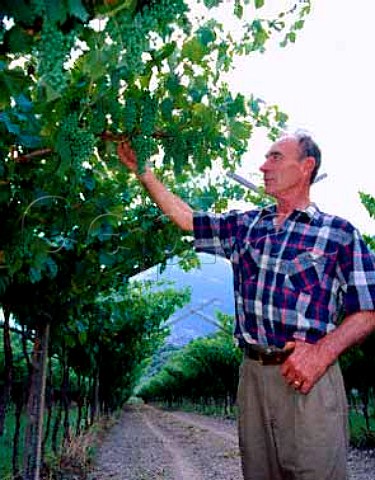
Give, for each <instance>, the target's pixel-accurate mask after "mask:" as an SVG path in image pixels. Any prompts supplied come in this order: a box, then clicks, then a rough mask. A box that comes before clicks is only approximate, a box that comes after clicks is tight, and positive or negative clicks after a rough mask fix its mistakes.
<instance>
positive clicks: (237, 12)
mask: <svg viewBox="0 0 375 480" xmlns="http://www.w3.org/2000/svg"><path fill="white" fill-rule="evenodd" d="M234 14H235V15H236V17H238V18H239V19H241V18H242V17H243V6H242V5H241V3H240V2H239V1H238V0H237V1H236V4H235V6H234Z"/></svg>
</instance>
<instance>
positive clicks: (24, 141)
mask: <svg viewBox="0 0 375 480" xmlns="http://www.w3.org/2000/svg"><path fill="white" fill-rule="evenodd" d="M18 141H19V142H20V144H21V145H23V146H24V147H27V148H38V147H40V146H41V143H42V142H41V138H40V137H37V136H36V135H27V134H21V135H18Z"/></svg>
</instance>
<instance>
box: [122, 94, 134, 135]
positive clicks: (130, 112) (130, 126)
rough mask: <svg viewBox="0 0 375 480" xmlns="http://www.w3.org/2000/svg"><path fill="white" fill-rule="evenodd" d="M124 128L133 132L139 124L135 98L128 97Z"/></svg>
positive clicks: (128, 131)
mask: <svg viewBox="0 0 375 480" xmlns="http://www.w3.org/2000/svg"><path fill="white" fill-rule="evenodd" d="M123 116H124V129H125V132H126V133H131V132H132V131H133V130H134V128H135V126H136V124H137V103H136V101H135V100H134V98H131V97H130V98H127V99H126V102H125V108H124V115H123Z"/></svg>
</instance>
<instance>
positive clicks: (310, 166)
mask: <svg viewBox="0 0 375 480" xmlns="http://www.w3.org/2000/svg"><path fill="white" fill-rule="evenodd" d="M303 163H304V167H305V168H306V171H307V173H308V174H309V178H311V174H312V172H313V170H314V168H315V158H314V157H305V158H304V162H303Z"/></svg>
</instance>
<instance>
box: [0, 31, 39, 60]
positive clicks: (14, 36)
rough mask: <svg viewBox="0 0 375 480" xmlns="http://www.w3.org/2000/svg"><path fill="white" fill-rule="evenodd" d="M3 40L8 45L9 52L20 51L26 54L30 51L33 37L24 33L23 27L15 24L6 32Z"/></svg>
mask: <svg viewBox="0 0 375 480" xmlns="http://www.w3.org/2000/svg"><path fill="white" fill-rule="evenodd" d="M4 41H5V42H6V44H7V45H8V51H9V53H19V52H22V53H23V54H27V53H30V52H31V48H32V44H33V37H32V35H29V34H28V33H26V31H25V30H24V29H23V28H21V27H19V26H18V25H15V26H14V27H12V28H11V29H10V30H8V31H7V32H6V34H5V36H4Z"/></svg>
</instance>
